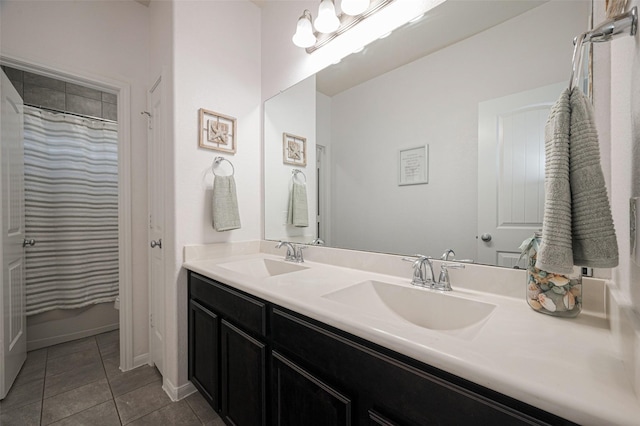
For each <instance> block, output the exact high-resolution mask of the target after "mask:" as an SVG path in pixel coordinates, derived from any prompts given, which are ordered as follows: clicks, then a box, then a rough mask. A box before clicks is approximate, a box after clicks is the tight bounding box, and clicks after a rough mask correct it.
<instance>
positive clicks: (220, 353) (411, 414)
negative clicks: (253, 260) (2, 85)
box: [189, 272, 573, 426]
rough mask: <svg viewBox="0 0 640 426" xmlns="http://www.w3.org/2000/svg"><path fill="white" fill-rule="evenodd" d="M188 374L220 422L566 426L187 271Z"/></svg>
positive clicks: (240, 425) (252, 425) (241, 425)
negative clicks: (219, 415)
mask: <svg viewBox="0 0 640 426" xmlns="http://www.w3.org/2000/svg"><path fill="white" fill-rule="evenodd" d="M189 303H190V305H189V306H190V308H189V315H190V316H189V378H190V379H191V381H192V382H193V383H194V385H195V386H196V387H197V388H198V389H199V390H200V391H201V392H202V394H203V395H204V396H205V398H206V399H207V401H209V403H210V404H211V406H212V407H213V408H214V409H216V411H218V412H219V413H220V414H221V417H222V418H223V420H224V421H225V423H227V424H228V425H235V426H263V425H273V426H302V425H304V426H343V425H344V426H348V425H354V426H355V425H362V426H366V425H369V426H427V425H492V426H501V425H509V426H511V425H572V424H573V423H571V422H569V421H567V420H565V419H562V418H560V417H557V416H555V415H553V414H550V413H547V412H545V411H542V410H539V409H537V408H535V407H533V406H531V405H528V404H525V403H523V402H521V401H518V400H515V399H513V398H510V397H507V396H505V395H503V394H500V393H498V392H495V391H492V390H490V389H487V388H485V387H482V386H480V385H477V384H475V383H472V382H470V381H468V380H465V379H462V378H460V377H457V376H455V375H452V374H450V373H447V372H445V371H442V370H439V369H436V368H434V367H432V366H430V365H427V364H424V363H422V362H419V361H416V360H414V359H411V358H409V357H407V356H404V355H402V354H399V353H397V352H394V351H391V350H389V349H387V348H384V347H382V346H379V345H376V344H373V343H371V342H369V341H366V340H364V339H362V338H359V337H357V336H354V335H351V334H349V333H346V332H344V331H342V330H339V329H336V328H334V327H331V326H328V325H326V324H323V323H321V322H318V321H316V320H313V319H311V318H308V317H306V316H304V315H301V314H299V313H296V312H293V311H290V310H288V309H285V308H281V307H279V306H276V305H273V304H270V303H268V302H266V301H264V300H260V299H258V298H256V297H254V296H251V295H249V294H246V293H243V292H240V291H238V290H236V289H233V288H230V287H228V286H226V285H224V284H221V283H218V282H216V281H214V280H210V279H208V278H205V277H202V276H200V275H198V274H195V273H193V272H190V273H189Z"/></svg>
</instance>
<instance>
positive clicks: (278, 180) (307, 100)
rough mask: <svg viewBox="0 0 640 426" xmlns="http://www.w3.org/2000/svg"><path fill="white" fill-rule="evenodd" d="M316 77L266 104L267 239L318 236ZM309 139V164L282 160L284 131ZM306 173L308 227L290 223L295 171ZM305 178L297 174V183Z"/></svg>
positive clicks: (298, 239)
mask: <svg viewBox="0 0 640 426" xmlns="http://www.w3.org/2000/svg"><path fill="white" fill-rule="evenodd" d="M315 117H316V78H315V76H311V77H309V78H306V79H305V80H303V81H301V82H300V83H298V84H296V85H295V86H293V87H291V88H289V89H287V90H286V91H284V92H283V93H281V94H280V95H278V96H275V97H273V98H271V99H269V100H268V101H266V102H265V103H264V123H263V126H264V150H265V153H264V185H265V188H268V191H265V194H264V198H265V200H264V210H265V212H264V217H265V221H264V235H265V238H266V239H268V240H284V241H295V242H300V243H308V242H311V240H313V239H314V238H315V237H316V226H315V222H316V204H317V202H316V200H317V197H316V119H315ZM283 132H286V133H289V134H292V135H296V136H301V137H304V138H306V140H307V148H306V150H307V165H306V166H304V167H303V166H292V165H289V164H284V163H283V152H282V150H283V141H282V138H283V136H282V133H283ZM293 169H299V170H302V172H303V173H304V174H305V176H306V187H307V208H308V212H309V226H307V227H296V226H293V225H288V224H287V211H288V205H289V193H290V189H291V184H292V174H291V172H292V170H293ZM304 180H305V178H304V177H302V176H297V177H296V181H297V182H298V183H302V182H304Z"/></svg>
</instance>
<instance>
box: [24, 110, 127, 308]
mask: <svg viewBox="0 0 640 426" xmlns="http://www.w3.org/2000/svg"><path fill="white" fill-rule="evenodd" d="M24 110H25V111H24V160H25V161H24V162H25V167H24V173H25V236H26V238H28V239H34V240H36V245H35V246H32V247H28V248H27V250H26V259H25V266H26V268H25V272H26V293H27V315H33V314H37V313H41V312H45V311H48V310H52V309H73V308H79V307H83V306H86V305H91V304H95V303H102V302H108V301H113V300H115V298H116V296H117V295H118V127H117V124H116V123H107V122H102V121H97V120H96V121H93V120H89V119H85V118H80V117H75V116H71V115H66V114H60V113H51V112H48V111H44V110H40V109H37V108H31V107H27V106H25V108H24Z"/></svg>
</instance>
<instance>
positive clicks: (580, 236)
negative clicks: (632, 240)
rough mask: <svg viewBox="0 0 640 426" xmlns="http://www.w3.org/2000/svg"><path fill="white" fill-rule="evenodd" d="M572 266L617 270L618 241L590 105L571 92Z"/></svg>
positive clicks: (581, 95)
mask: <svg viewBox="0 0 640 426" xmlns="http://www.w3.org/2000/svg"><path fill="white" fill-rule="evenodd" d="M569 148H570V163H569V180H570V182H571V213H572V220H571V231H572V243H573V263H574V264H576V265H579V266H588V267H591V268H613V267H615V266H618V241H617V239H616V232H615V229H614V226H613V217H612V215H611V205H610V204H609V197H608V195H607V188H606V186H605V181H604V175H603V173H602V166H601V164H600V144H599V142H598V132H597V130H596V126H595V121H594V118H593V108H592V106H591V102H590V101H589V99H587V97H586V96H585V95H584V94H583V93H582V91H581V90H580V89H579V88H577V87H576V88H574V89H573V91H572V92H571V137H570V142H569Z"/></svg>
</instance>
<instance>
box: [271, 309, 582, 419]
mask: <svg viewBox="0 0 640 426" xmlns="http://www.w3.org/2000/svg"><path fill="white" fill-rule="evenodd" d="M271 327H272V338H273V348H274V350H278V351H282V353H285V354H287V355H288V356H289V357H290V358H291V359H293V360H294V361H295V362H298V363H300V365H301V366H302V367H303V368H305V369H308V370H309V371H312V372H313V374H315V375H316V376H317V377H319V378H321V379H322V380H324V381H327V382H329V383H333V384H334V386H339V387H340V388H342V389H352V390H354V391H352V395H354V398H355V399H356V400H357V402H356V403H355V405H356V406H358V407H359V413H358V414H357V415H356V417H357V418H358V419H359V421H358V424H384V425H393V424H400V425H431V424H487V425H488V424H491V425H520V424H522V425H532V424H540V425H542V424H554V425H561V424H571V423H570V422H567V421H566V420H564V419H561V418H558V417H556V416H553V415H551V414H549V413H546V412H544V411H541V410H538V409H536V408H534V407H531V406H528V405H526V404H523V403H521V402H520V401H516V400H513V399H512V398H509V397H507V396H505V395H502V394H499V393H497V392H493V391H490V390H488V389H485V388H482V389H481V387H479V386H477V385H473V384H471V383H468V382H466V381H465V380H463V379H460V378H458V377H455V376H453V375H450V374H448V373H445V372H442V371H439V370H436V369H435V368H433V367H430V366H427V365H424V364H421V363H417V362H416V363H409V362H406V360H404V359H403V357H401V356H400V355H399V354H392V353H391V352H389V353H387V351H384V350H382V349H379V348H377V347H376V346H375V345H373V344H371V345H369V344H368V343H366V342H364V341H362V340H361V339H358V338H356V337H355V336H349V335H347V334H343V333H339V332H334V330H333V329H332V328H331V327H329V326H326V325H324V324H321V323H318V322H316V321H313V320H310V319H307V318H305V317H301V316H299V315H297V314H294V313H291V312H287V311H285V310H281V309H277V308H274V309H273V316H272V320H271ZM396 355H397V356H396ZM465 383H466V384H465ZM483 389H484V390H483ZM365 410H366V411H365ZM372 410H374V411H377V412H383V413H388V415H389V416H390V418H391V419H394V420H393V421H391V420H388V419H385V420H384V421H381V416H380V415H375V416H373V417H372V415H371V412H372ZM376 422H377V423H376Z"/></svg>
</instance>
